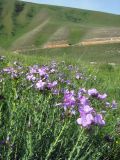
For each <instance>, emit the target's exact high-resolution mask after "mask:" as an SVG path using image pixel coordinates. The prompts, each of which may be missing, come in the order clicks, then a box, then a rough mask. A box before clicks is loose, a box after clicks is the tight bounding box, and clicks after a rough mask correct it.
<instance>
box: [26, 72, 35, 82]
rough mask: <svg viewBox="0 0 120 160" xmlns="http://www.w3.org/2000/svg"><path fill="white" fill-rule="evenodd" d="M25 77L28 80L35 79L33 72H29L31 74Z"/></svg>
mask: <svg viewBox="0 0 120 160" xmlns="http://www.w3.org/2000/svg"><path fill="white" fill-rule="evenodd" d="M26 78H27V80H28V81H35V79H36V78H35V76H34V75H33V74H31V75H30V74H28V75H27V77H26Z"/></svg>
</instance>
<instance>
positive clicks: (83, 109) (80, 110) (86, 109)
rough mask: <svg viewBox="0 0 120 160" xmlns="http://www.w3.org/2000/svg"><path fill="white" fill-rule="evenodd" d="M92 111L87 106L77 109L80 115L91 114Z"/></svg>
mask: <svg viewBox="0 0 120 160" xmlns="http://www.w3.org/2000/svg"><path fill="white" fill-rule="evenodd" d="M92 111H93V108H92V107H90V106H89V105H85V106H82V107H80V108H79V112H80V113H81V114H82V113H85V114H88V113H91V112H92Z"/></svg>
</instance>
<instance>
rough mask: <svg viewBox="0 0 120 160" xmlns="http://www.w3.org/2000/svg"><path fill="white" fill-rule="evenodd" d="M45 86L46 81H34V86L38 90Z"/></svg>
mask: <svg viewBox="0 0 120 160" xmlns="http://www.w3.org/2000/svg"><path fill="white" fill-rule="evenodd" d="M45 86H46V83H45V82H43V81H42V80H39V81H38V82H37V83H36V88H37V89H39V90H44V88H45Z"/></svg>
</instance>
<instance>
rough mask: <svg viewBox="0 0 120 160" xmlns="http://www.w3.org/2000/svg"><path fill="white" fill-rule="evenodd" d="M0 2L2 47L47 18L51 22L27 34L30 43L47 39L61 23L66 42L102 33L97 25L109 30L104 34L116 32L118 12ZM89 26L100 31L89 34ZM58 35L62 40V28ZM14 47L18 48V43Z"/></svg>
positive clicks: (46, 40)
mask: <svg viewBox="0 0 120 160" xmlns="http://www.w3.org/2000/svg"><path fill="white" fill-rule="evenodd" d="M1 2H2V4H1V12H0V21H1V22H2V23H1V26H0V27H1V31H0V33H1V36H0V46H1V47H3V48H9V49H10V48H11V46H13V45H14V42H16V40H18V39H21V37H23V36H24V34H27V33H29V32H30V31H32V30H33V29H35V28H36V27H37V26H38V25H40V24H41V23H43V22H44V21H46V20H47V19H50V21H51V23H48V24H46V26H44V28H45V31H43V30H42V31H40V32H39V33H38V34H37V35H36V36H35V37H34V38H33V37H32V36H31V37H30V38H29V40H30V43H28V44H29V45H31V43H33V44H34V45H35V46H40V45H43V44H44V43H47V42H48V41H50V40H51V37H52V36H54V34H55V32H56V31H57V30H59V29H60V28H61V27H63V26H64V27H65V28H66V30H68V35H67V37H66V39H67V41H68V43H72V44H74V43H77V42H79V41H81V40H82V39H84V38H86V37H89V38H92V37H94V36H93V35H95V37H98V36H102V37H104V36H105V35H104V34H103V31H100V29H105V31H108V32H109V33H108V34H107V35H106V36H108V35H109V34H111V33H113V34H112V36H114V35H116V33H114V32H115V30H117V32H118V34H117V35H119V33H120V29H119V27H120V22H119V18H120V16H118V15H112V14H106V13H100V12H93V11H88V10H81V9H71V8H65V7H56V6H48V5H39V4H33V3H26V2H20V1H15V0H13V1H12V2H10V1H9V0H5V1H1ZM91 29H92V30H96V31H100V32H99V33H97V34H96V33H93V34H92V35H91V36H90V34H89V33H90V32H91ZM87 35H88V36H87ZM59 37H61V38H60V40H64V38H65V37H64V34H63V33H62V31H61V34H60V33H59ZM55 40H59V38H58V39H57V38H55ZM21 41H22V40H21ZM20 44H21V42H20ZM16 47H18V48H19V43H18V44H17V46H16Z"/></svg>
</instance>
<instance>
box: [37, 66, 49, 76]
mask: <svg viewBox="0 0 120 160" xmlns="http://www.w3.org/2000/svg"><path fill="white" fill-rule="evenodd" d="M38 73H39V75H40V76H45V75H46V74H47V73H46V69H45V68H44V67H43V68H39V69H38Z"/></svg>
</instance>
